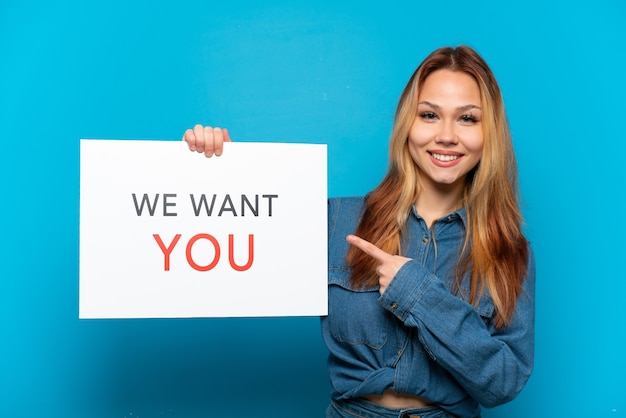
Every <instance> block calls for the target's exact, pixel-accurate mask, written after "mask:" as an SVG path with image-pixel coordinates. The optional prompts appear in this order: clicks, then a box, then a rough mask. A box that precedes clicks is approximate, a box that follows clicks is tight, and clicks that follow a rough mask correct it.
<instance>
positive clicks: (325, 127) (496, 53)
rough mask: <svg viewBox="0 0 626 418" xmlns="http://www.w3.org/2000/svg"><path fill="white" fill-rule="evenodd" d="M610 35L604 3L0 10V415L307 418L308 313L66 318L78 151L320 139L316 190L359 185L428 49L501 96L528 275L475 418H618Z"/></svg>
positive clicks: (320, 356)
mask: <svg viewBox="0 0 626 418" xmlns="http://www.w3.org/2000/svg"><path fill="white" fill-rule="evenodd" d="M226 3H227V4H226ZM293 3H295V2H293ZM625 22H626V6H624V3H623V2H621V1H617V0H616V1H607V0H596V1H594V2H572V1H571V0H570V1H553V2H550V3H549V4H542V2H538V1H517V2H501V1H496V0H485V1H483V2H468V1H439V2H425V1H421V0H420V1H410V2H409V1H406V2H399V1H394V0H389V1H386V2H369V3H363V2H361V1H346V2H341V1H337V0H334V1H327V0H323V1H317V2H314V3H313V2H311V3H310V4H298V5H295V4H292V2H290V1H280V0H269V1H264V2H253V1H243V0H233V1H229V2H209V1H184V0H183V1H177V2H171V4H170V2H153V1H130V2H129V1H120V0H109V1H89V2H86V1H77V0H75V1H72V0H57V1H54V2H36V1H28V0H26V1H16V0H3V1H2V3H0V110H1V112H0V139H1V140H2V148H1V151H0V178H1V182H2V183H1V186H2V188H1V190H0V192H1V195H0V196H1V201H0V203H1V204H0V210H1V216H0V225H1V228H2V229H1V232H0V257H1V259H0V266H1V270H0V274H1V288H0V416H2V417H69V418H74V417H95V418H99V417H107V418H108V417H120V418H122V417H132V418H136V417H201V416H203V417H244V416H250V415H253V416H256V417H292V416H299V417H320V416H322V415H323V411H324V408H325V406H326V404H327V401H328V393H329V384H328V381H327V374H326V366H325V358H326V351H325V348H324V346H323V345H322V342H321V338H320V331H319V323H318V322H319V321H318V319H317V318H258V319H180V320H158V319H155V320H115V321H111V320H88V321H81V320H78V215H79V214H78V209H79V205H78V203H79V196H78V189H79V139H80V138H119V139H170V140H178V139H180V137H181V136H182V133H183V131H184V129H185V128H187V127H191V126H192V125H193V124H195V123H198V122H200V123H205V124H207V123H210V124H215V125H221V126H227V127H229V128H230V129H231V134H232V135H233V137H234V138H235V139H236V140H239V141H280V142H283V141H284V142H316V143H328V144H329V148H328V150H329V193H330V195H331V196H336V195H353V194H363V193H365V192H367V191H369V190H370V189H371V188H372V187H373V186H375V185H376V184H377V183H378V181H379V180H380V179H381V177H382V175H383V174H384V172H385V170H386V164H387V157H386V155H387V139H388V135H389V131H390V127H391V123H392V116H393V112H394V109H395V104H396V101H397V99H398V97H399V94H400V91H401V89H402V87H403V86H404V84H405V82H406V80H407V79H408V77H409V76H410V75H411V73H412V72H413V70H414V68H415V67H416V66H417V65H418V64H419V62H420V61H421V60H422V59H423V58H424V57H425V56H426V55H427V53H429V52H430V51H431V50H433V49H435V48H436V47H439V46H442V45H448V44H450V45H457V44H468V45H470V46H473V47H475V48H476V49H477V50H478V51H479V52H480V53H481V54H482V55H483V56H484V57H485V58H486V60H487V61H488V62H489V63H490V65H491V67H492V69H493V70H494V72H495V73H496V76H497V77H498V80H499V81H500V84H501V87H502V90H503V93H504V96H505V102H506V105H507V108H508V112H509V118H510V123H511V127H512V131H513V135H514V141H515V147H516V150H517V154H518V159H519V169H520V177H521V187H522V192H523V196H524V213H525V217H526V220H527V225H528V226H527V234H528V236H529V238H530V239H531V241H532V243H533V245H534V249H535V252H536V256H537V263H538V265H537V267H538V278H537V279H538V289H537V292H538V293H537V344H536V368H535V372H534V374H533V376H532V377H531V380H530V381H529V383H528V385H527V387H526V388H525V389H524V391H523V392H522V394H521V395H520V396H519V397H518V398H517V399H516V400H515V401H513V402H512V403H510V404H508V405H505V406H502V407H499V408H495V409H493V410H486V411H485V413H484V416H485V417H528V416H536V417H566V416H567V417H583V416H584V417H588V416H590V417H623V416H626V382H625V378H624V375H625V373H626V360H625V356H624V352H626V326H625V325H624V319H625V318H626V303H625V302H624V295H625V294H626V274H625V273H624V268H623V265H624V249H625V245H624V243H623V237H624V235H625V233H626V230H625V226H624V225H625V223H624V220H623V218H624V215H623V204H622V200H623V193H624V182H625V180H626V175H625V174H624V169H623V167H624V162H623V155H622V154H623V152H624V122H625V121H626V118H625V113H626V106H625V105H624V97H626V83H625V81H624V58H623V54H624V51H625V50H624V43H625V41H626V31H625V29H624V23H625Z"/></svg>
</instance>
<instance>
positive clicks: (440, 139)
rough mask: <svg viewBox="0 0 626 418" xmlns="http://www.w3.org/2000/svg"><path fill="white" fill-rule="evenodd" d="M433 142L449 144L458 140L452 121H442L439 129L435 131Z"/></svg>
mask: <svg viewBox="0 0 626 418" xmlns="http://www.w3.org/2000/svg"><path fill="white" fill-rule="evenodd" d="M435 142H437V143H438V144H451V145H454V144H456V143H457V142H458V139H457V137H456V133H455V130H454V122H453V121H443V122H442V123H441V125H440V130H439V132H437V136H436V137H435Z"/></svg>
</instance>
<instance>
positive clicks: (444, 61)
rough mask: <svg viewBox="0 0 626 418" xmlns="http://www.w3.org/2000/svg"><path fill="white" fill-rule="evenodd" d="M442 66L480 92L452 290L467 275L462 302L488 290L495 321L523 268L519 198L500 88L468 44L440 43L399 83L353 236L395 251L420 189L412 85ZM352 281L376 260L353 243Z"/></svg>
mask: <svg viewBox="0 0 626 418" xmlns="http://www.w3.org/2000/svg"><path fill="white" fill-rule="evenodd" d="M441 69H447V70H451V71H461V72H464V73H466V74H469V75H470V76H471V77H473V78H474V80H476V83H477V84H478V88H479V90H480V97H481V107H482V119H481V120H482V129H483V139H484V145H483V153H482V157H481V159H480V162H479V164H478V165H477V166H476V167H475V168H474V169H473V170H472V171H470V172H469V173H468V175H467V176H466V181H465V188H464V190H463V196H461V198H462V205H463V206H464V207H465V209H466V213H467V217H468V225H467V229H466V236H465V241H464V243H463V247H462V248H461V249H460V257H459V261H458V263H457V266H456V288H455V291H457V292H460V291H461V282H462V279H463V277H464V275H465V274H467V273H468V272H469V273H470V286H469V290H470V291H469V295H468V297H469V302H470V303H471V304H473V305H476V304H478V302H479V301H480V298H481V297H482V296H483V295H484V293H485V289H487V290H488V292H489V294H490V295H491V298H492V300H493V303H494V306H495V310H496V311H495V319H494V320H495V325H496V327H504V326H506V325H507V324H508V323H509V322H510V320H511V317H512V316H513V313H514V311H515V304H516V301H517V296H518V295H519V294H520V292H521V291H522V282H523V279H524V276H525V274H526V270H527V262H528V245H527V241H526V239H525V237H524V235H523V233H522V215H521V210H520V207H519V203H518V185H517V164H516V160H515V154H514V151H513V144H512V140H511V133H510V130H509V126H508V122H507V117H506V112H505V109H504V103H503V100H502V94H501V92H500V88H499V86H498V83H497V82H496V79H495V77H494V75H493V73H492V71H491V70H490V69H489V67H488V65H487V63H486V62H485V61H484V60H483V58H482V57H481V56H480V55H479V54H478V53H477V52H476V51H474V50H473V49H472V48H470V47H467V46H459V47H456V48H451V47H444V48H440V49H437V50H435V51H434V52H432V53H431V54H430V55H429V56H428V57H426V59H425V60H424V61H423V62H422V63H421V64H420V66H419V67H418V68H417V69H416V70H415V72H414V73H413V75H412V76H411V78H410V79H409V82H408V83H407V85H406V87H405V88H404V90H403V92H402V95H401V96H400V100H399V102H398V107H397V110H396V115H395V120H394V124H393V128H392V133H391V142H390V150H389V160H390V161H389V170H388V172H387V174H386V176H385V178H384V179H383V181H382V182H381V183H380V184H379V185H378V186H377V187H376V188H375V189H374V190H373V191H372V192H371V193H369V194H368V195H367V196H366V198H365V211H364V214H363V218H362V219H361V222H360V224H359V226H358V228H357V231H356V234H357V235H359V236H361V237H362V238H364V239H366V240H368V241H370V242H372V243H373V244H375V245H376V246H378V247H379V248H381V249H382V250H384V251H386V252H388V253H390V254H400V253H401V248H400V243H401V237H402V234H403V231H404V230H405V226H406V223H407V219H408V217H409V214H410V211H411V207H412V206H413V205H414V204H415V202H416V201H417V197H418V196H419V193H420V182H419V178H420V168H419V167H418V166H417V165H416V164H415V162H414V161H413V159H412V158H411V155H410V153H409V149H408V136H409V131H410V129H411V125H412V124H413V121H414V119H415V117H416V115H417V104H418V97H419V91H420V88H421V86H423V85H424V81H425V80H426V78H427V77H428V76H429V75H430V74H432V73H433V72H434V71H437V70H441ZM347 262H348V265H349V266H350V267H351V269H352V276H351V280H352V284H353V286H354V287H357V288H359V287H360V288H363V287H374V286H376V285H377V284H378V276H377V274H376V266H377V262H376V260H374V259H373V258H372V257H370V256H368V255H367V254H365V253H364V252H362V251H360V250H359V249H357V248H355V247H351V248H350V250H349V253H348V256H347Z"/></svg>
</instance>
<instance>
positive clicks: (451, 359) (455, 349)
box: [379, 252, 535, 407]
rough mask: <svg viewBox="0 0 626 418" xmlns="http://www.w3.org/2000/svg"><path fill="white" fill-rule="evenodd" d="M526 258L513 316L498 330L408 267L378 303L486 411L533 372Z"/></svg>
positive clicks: (531, 279) (531, 278)
mask: <svg viewBox="0 0 626 418" xmlns="http://www.w3.org/2000/svg"><path fill="white" fill-rule="evenodd" d="M530 254H531V255H530V259H529V264H528V275H527V277H526V279H525V281H524V287H523V291H522V293H521V294H520V295H519V296H518V299H517V305H516V314H515V315H514V317H513V318H512V321H511V323H510V324H509V325H508V326H506V327H504V328H499V329H498V328H495V327H494V326H493V324H492V321H491V318H485V317H482V316H481V315H480V314H479V313H478V312H477V311H476V309H474V307H473V306H471V305H470V304H468V303H467V302H465V301H464V300H462V299H461V298H459V297H458V296H456V295H453V294H451V293H450V291H449V289H448V288H447V287H446V286H445V284H444V283H443V281H442V280H441V279H440V278H438V277H436V276H434V275H433V274H431V273H430V272H428V271H427V270H426V269H425V268H424V267H422V266H421V265H419V264H418V263H416V262H413V261H409V262H407V263H406V264H404V265H403V266H402V268H401V269H400V270H398V271H397V273H396V275H395V277H394V279H393V280H392V281H391V282H390V284H389V286H388V287H387V289H386V291H385V292H384V293H383V294H382V295H381V297H380V299H379V302H380V303H381V304H382V306H384V307H385V308H386V309H387V310H389V311H390V312H392V313H393V314H394V315H395V316H396V317H398V318H399V319H400V320H402V321H403V322H404V324H405V325H407V326H410V327H415V328H417V329H418V331H419V333H418V334H419V338H420V340H421V342H422V344H423V345H424V347H425V348H426V350H427V351H428V353H429V355H430V356H431V358H432V359H433V360H434V361H436V362H437V363H438V364H440V365H441V366H442V367H444V368H445V369H446V370H448V372H450V374H452V375H453V376H454V378H455V379H456V380H457V381H458V382H459V383H460V384H461V385H462V386H463V387H464V388H465V390H467V392H468V393H469V394H470V395H471V396H472V397H473V398H474V399H476V401H478V402H479V403H480V404H482V405H484V406H486V407H493V406H497V405H500V404H503V403H505V402H508V401H510V400H512V399H513V398H515V397H516V396H517V394H518V393H519V392H520V391H521V390H522V388H523V387H524V385H525V383H526V381H527V380H528V378H529V376H530V373H531V371H532V368H533V354H534V294H535V289H534V286H535V264H534V258H533V255H532V252H530ZM485 297H488V296H485ZM488 302H489V304H491V301H490V300H489V301H488Z"/></svg>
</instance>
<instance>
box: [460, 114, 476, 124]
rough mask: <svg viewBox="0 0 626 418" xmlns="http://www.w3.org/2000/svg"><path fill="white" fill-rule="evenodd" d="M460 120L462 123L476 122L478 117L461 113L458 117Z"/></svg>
mask: <svg viewBox="0 0 626 418" xmlns="http://www.w3.org/2000/svg"><path fill="white" fill-rule="evenodd" d="M460 120H461V122H464V123H476V122H478V119H477V118H476V117H474V116H473V115H463V116H461V117H460Z"/></svg>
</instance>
